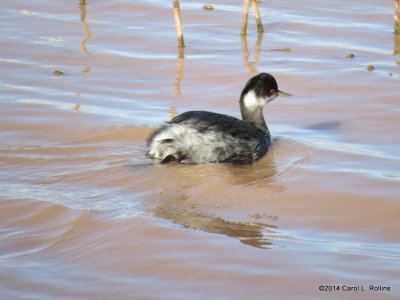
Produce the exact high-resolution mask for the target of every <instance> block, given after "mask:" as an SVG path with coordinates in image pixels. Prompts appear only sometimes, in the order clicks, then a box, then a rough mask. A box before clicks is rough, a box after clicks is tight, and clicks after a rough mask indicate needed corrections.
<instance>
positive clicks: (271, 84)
mask: <svg viewBox="0 0 400 300" xmlns="http://www.w3.org/2000/svg"><path fill="white" fill-rule="evenodd" d="M279 95H281V96H289V95H290V94H287V93H284V92H282V91H280V90H279V89H278V84H277V82H276V80H275V78H274V77H273V76H272V75H271V74H268V73H260V74H258V75H256V76H254V77H252V78H250V79H249V80H248V81H247V83H246V85H245V86H244V89H243V91H242V93H241V95H240V101H241V102H242V103H243V104H244V105H245V106H247V107H254V106H264V105H265V104H266V103H268V102H270V101H272V100H274V99H275V98H276V97H277V96H279Z"/></svg>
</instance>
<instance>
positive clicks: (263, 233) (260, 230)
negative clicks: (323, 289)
mask: <svg viewBox="0 0 400 300" xmlns="http://www.w3.org/2000/svg"><path fill="white" fill-rule="evenodd" d="M153 214H154V215H155V216H156V217H160V218H163V219H167V220H171V221H172V222H174V223H175V224H180V225H182V226H183V227H184V228H190V229H196V230H200V231H204V232H209V233H216V234H222V235H225V236H228V237H232V238H236V239H238V240H239V241H240V242H241V243H243V244H245V245H249V246H253V247H257V248H264V249H269V248H271V247H273V244H272V240H271V239H269V238H268V233H273V229H274V228H277V226H275V225H269V224H263V223H245V222H231V221H227V220H224V219H223V218H220V217H214V216H208V215H202V214H200V213H195V212H181V211H175V210H170V209H166V208H165V207H162V206H160V207H158V208H156V209H155V210H153Z"/></svg>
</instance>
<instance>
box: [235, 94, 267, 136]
mask: <svg viewBox="0 0 400 300" xmlns="http://www.w3.org/2000/svg"><path fill="white" fill-rule="evenodd" d="M240 112H241V113H242V120H243V121H245V122H247V123H250V124H252V125H253V126H255V127H257V128H258V129H260V130H261V131H262V132H264V134H265V135H266V136H270V133H269V130H268V127H267V124H266V123H265V120H264V115H263V110H262V107H256V108H252V109H249V108H248V107H246V105H245V104H244V103H243V101H241V102H240Z"/></svg>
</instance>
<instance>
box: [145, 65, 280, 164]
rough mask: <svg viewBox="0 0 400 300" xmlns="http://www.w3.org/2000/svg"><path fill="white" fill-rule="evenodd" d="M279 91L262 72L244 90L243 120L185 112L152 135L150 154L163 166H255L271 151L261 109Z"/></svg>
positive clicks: (201, 112)
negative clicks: (223, 163)
mask: <svg viewBox="0 0 400 300" xmlns="http://www.w3.org/2000/svg"><path fill="white" fill-rule="evenodd" d="M278 92H280V91H279V90H278V86H277V84H276V81H275V79H274V78H273V77H272V76H271V75H269V74H267V73H261V74H259V75H257V76H255V77H253V78H251V79H250V80H249V81H248V82H247V84H246V86H245V88H244V90H243V91H242V94H241V97H240V107H241V113H242V118H243V120H239V119H237V118H234V117H231V116H228V115H224V114H219V113H214V112H208V111H189V112H185V113H183V114H180V115H178V116H176V117H175V118H173V119H172V120H171V121H170V122H168V123H167V124H166V125H164V126H162V127H161V128H159V129H157V130H156V131H155V132H153V133H152V134H151V135H150V137H149V138H148V140H147V143H148V146H149V152H148V155H149V156H150V157H152V158H155V159H158V160H160V161H161V163H168V162H170V161H174V160H175V161H178V162H181V163H197V164H199V163H220V162H231V163H240V164H246V163H252V162H254V161H256V160H258V159H259V158H261V157H262V156H264V155H265V153H266V152H267V151H268V147H269V145H270V139H271V138H270V133H269V130H268V127H267V125H266V123H265V121H264V117H263V114H262V108H263V106H264V105H265V104H266V103H267V102H269V101H272V100H273V99H275V98H276V97H277V96H278ZM281 93H283V92H281Z"/></svg>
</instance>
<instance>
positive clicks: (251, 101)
mask: <svg viewBox="0 0 400 300" xmlns="http://www.w3.org/2000/svg"><path fill="white" fill-rule="evenodd" d="M243 102H244V106H245V107H247V108H248V109H254V108H256V107H259V106H260V101H259V98H257V96H256V94H255V93H254V92H253V91H250V92H248V93H247V94H246V95H245V96H244V99H243Z"/></svg>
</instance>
